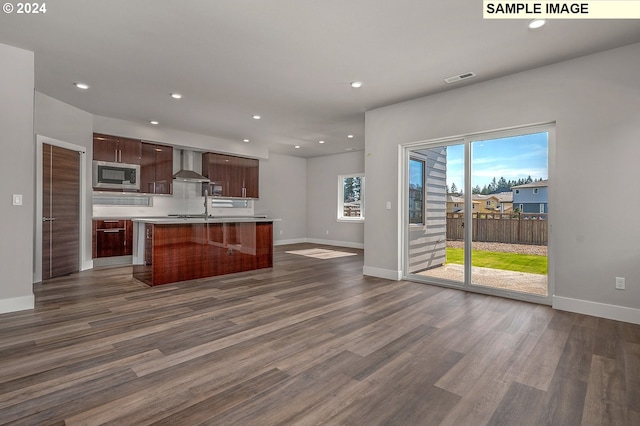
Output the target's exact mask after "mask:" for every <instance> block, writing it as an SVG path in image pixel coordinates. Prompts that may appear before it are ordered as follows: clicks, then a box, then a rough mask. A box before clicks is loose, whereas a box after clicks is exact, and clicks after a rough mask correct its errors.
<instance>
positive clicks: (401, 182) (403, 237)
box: [398, 122, 557, 305]
mask: <svg viewBox="0 0 640 426" xmlns="http://www.w3.org/2000/svg"><path fill="white" fill-rule="evenodd" d="M541 132H547V133H548V140H547V144H548V145H547V149H548V152H547V157H548V158H547V161H548V162H547V166H548V172H549V176H548V179H549V186H548V205H550V206H554V205H557V204H556V202H555V185H554V183H555V149H556V125H555V122H547V123H536V124H531V125H523V126H514V127H509V128H504V129H498V130H491V131H484V132H476V133H468V134H464V135H457V136H450V137H444V138H438V139H429V140H422V141H416V142H409V143H405V144H400V145H399V149H398V155H399V158H398V164H399V166H400V167H399V179H398V194H399V195H400V202H399V205H400V217H399V218H398V228H399V231H400V256H399V257H400V265H401V271H402V273H401V275H402V279H403V280H408V281H419V282H424V283H425V284H434V285H439V286H444V287H449V288H456V289H461V290H465V291H469V292H474V293H482V294H489V295H494V296H500V297H505V298H510V299H517V300H524V301H527V302H534V303H539V304H545V305H551V304H552V301H553V296H554V293H555V256H554V251H555V237H554V233H553V217H554V216H553V212H552V209H553V207H552V208H551V209H550V210H549V213H548V216H547V220H548V224H549V227H548V231H547V232H548V236H547V261H548V269H547V292H548V293H547V296H546V297H541V296H536V295H530V294H526V293H518V292H514V291H504V290H500V289H494V288H489V287H486V288H485V287H482V286H474V285H471V244H466V242H471V239H472V227H471V226H469V227H465V229H464V235H465V251H464V266H465V273H464V283H462V285H460V283H457V282H456V281H450V280H444V279H438V278H428V279H424V280H416V278H415V276H413V275H412V274H409V253H408V244H409V219H408V218H409V211H408V200H409V199H408V196H409V194H408V190H407V188H408V187H409V158H410V155H411V152H412V151H414V150H416V149H419V148H428V147H429V146H442V145H454V144H456V143H460V142H463V143H464V162H465V165H464V172H465V176H464V178H465V182H464V185H465V193H464V199H465V203H464V214H465V217H471V213H472V211H471V204H472V203H471V198H472V191H471V173H470V172H471V143H472V141H478V140H486V139H500V138H506V137H510V136H518V135H522V134H528V133H541Z"/></svg>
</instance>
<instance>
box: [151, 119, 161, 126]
mask: <svg viewBox="0 0 640 426" xmlns="http://www.w3.org/2000/svg"><path fill="white" fill-rule="evenodd" d="M149 124H153V125H154V126H157V125H158V124H160V122H159V121H158V120H150V121H149Z"/></svg>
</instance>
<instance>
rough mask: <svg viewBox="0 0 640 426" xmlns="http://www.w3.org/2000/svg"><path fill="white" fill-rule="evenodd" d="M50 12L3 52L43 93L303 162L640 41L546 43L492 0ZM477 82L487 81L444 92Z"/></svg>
mask: <svg viewBox="0 0 640 426" xmlns="http://www.w3.org/2000/svg"><path fill="white" fill-rule="evenodd" d="M46 6H47V11H46V13H45V14H40V15H16V14H15V13H13V14H11V15H9V14H5V13H2V14H0V43H4V44H9V45H13V46H17V47H21V48H25V49H28V50H31V51H34V52H35V64H36V70H35V71H36V81H35V85H36V90H38V91H39V92H42V93H44V94H46V95H49V96H51V97H53V98H56V99H59V100H61V101H63V102H66V103H69V104H71V105H74V106H76V107H78V108H80V109H83V110H85V111H88V112H90V113H92V114H95V115H101V116H107V117H113V118H118V119H123V120H128V121H133V122H139V123H143V124H147V123H148V121H149V120H151V119H156V120H159V121H160V126H163V127H168V128H172V129H179V130H185V131H189V132H193V133H199V134H204V135H211V136H216V137H220V138H224V139H228V140H232V141H237V143H239V144H242V143H243V142H242V140H243V139H245V138H248V139H250V140H251V142H249V143H252V144H265V145H267V146H268V147H269V150H270V151H271V152H275V153H280V154H288V155H296V156H301V157H311V156H318V155H326V154H332V153H339V152H344V151H345V150H346V149H348V148H355V149H363V147H364V112H365V111H367V110H369V109H372V108H376V107H380V106H384V105H388V104H392V103H396V102H399V101H403V100H407V99H412V98H416V97H420V96H423V95H428V94H432V93H436V92H441V91H444V90H449V89H455V88H457V87H460V86H462V85H468V84H473V83H476V82H479V81H483V80H487V79H491V78H495V77H499V76H502V75H506V74H511V73H514V72H519V71H523V70H527V69H531V68H535V67H538V66H542V65H547V64H550V63H554V62H558V61H561V60H565V59H568V58H573V57H577V56H582V55H585V54H589V53H593V52H596V51H601V50H605V49H609V48H613V47H618V46H622V45H626V44H631V43H635V42H640V23H639V22H638V21H633V20H616V21H606V20H554V21H550V22H549V23H548V24H547V25H546V26H545V27H543V28H542V29H540V30H537V31H532V30H529V29H528V28H527V25H526V24H527V22H526V21H523V20H483V19H482V1H481V0H456V1H452V0H209V1H204V0H199V1H197V0H163V1H158V0H56V1H51V2H47V3H46ZM612 66H615V64H612ZM468 71H472V72H474V73H476V74H477V77H475V78H473V79H470V80H467V81H464V82H461V83H458V84H457V85H456V84H453V85H447V84H446V83H444V81H443V79H444V78H446V77H450V76H453V75H457V74H462V73H465V72H468ZM354 80H361V81H363V82H364V86H363V87H362V88H360V89H353V88H351V87H350V86H349V83H350V82H351V81H354ZM78 81H82V82H86V83H88V84H89V85H90V86H91V88H90V89H89V90H87V91H81V90H79V89H77V88H75V87H74V85H73V83H74V82H78ZM171 92H180V93H182V94H183V95H184V97H183V99H181V100H179V101H176V100H173V99H171V98H170V97H169V93H171ZM253 114H260V115H261V116H262V117H263V118H262V119H261V120H253V119H252V118H251V116H252V115H253ZM348 134H353V135H355V137H354V138H353V139H351V140H349V139H347V135H348ZM319 140H324V141H326V143H325V144H322V145H320V144H319V143H318V141H319ZM294 145H300V146H301V148H300V149H294V148H293V146H294ZM213 148H215V147H212V149H213Z"/></svg>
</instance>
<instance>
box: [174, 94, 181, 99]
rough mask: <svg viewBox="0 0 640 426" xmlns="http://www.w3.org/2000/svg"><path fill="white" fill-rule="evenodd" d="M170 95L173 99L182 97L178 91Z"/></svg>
mask: <svg viewBox="0 0 640 426" xmlns="http://www.w3.org/2000/svg"><path fill="white" fill-rule="evenodd" d="M171 97H172V98H173V99H182V95H181V94H180V93H172V94H171Z"/></svg>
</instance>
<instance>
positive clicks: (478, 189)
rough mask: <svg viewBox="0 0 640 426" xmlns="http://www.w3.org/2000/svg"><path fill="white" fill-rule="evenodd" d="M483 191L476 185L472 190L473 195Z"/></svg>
mask: <svg viewBox="0 0 640 426" xmlns="http://www.w3.org/2000/svg"><path fill="white" fill-rule="evenodd" d="M481 191H482V189H480V185H476V186H474V187H473V188H472V189H471V193H472V194H480V192H481Z"/></svg>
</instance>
